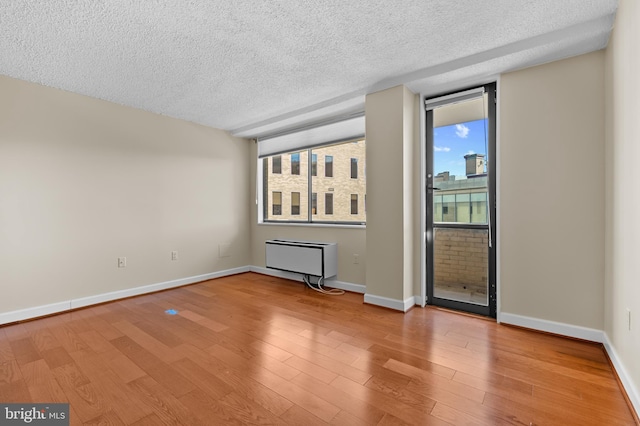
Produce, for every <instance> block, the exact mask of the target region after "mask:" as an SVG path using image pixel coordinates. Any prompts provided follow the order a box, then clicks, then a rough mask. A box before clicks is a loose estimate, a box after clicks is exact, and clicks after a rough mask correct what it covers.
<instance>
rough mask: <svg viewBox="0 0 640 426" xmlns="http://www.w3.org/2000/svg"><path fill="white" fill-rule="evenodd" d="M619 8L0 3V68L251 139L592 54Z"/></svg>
mask: <svg viewBox="0 0 640 426" xmlns="http://www.w3.org/2000/svg"><path fill="white" fill-rule="evenodd" d="M616 8H617V0H561V1H560V0H537V1H531V0H456V1H452V0H368V1H351V2H347V1H344V0H324V1H322V0H305V1H300V0H298V1H295V0H281V1H276V0H264V1H256V0H236V1H229V0H224V1H223V0H214V1H211V0H138V1H131V0H2V1H1V2H0V74H3V75H7V76H10V77H14V78H18V79H22V80H27V81H32V82H36V83H40V84H44V85H46V86H51V87H56V88H60V89H63V90H68V91H71V92H75V93H80V94H84V95H88V96H92V97H95V98H100V99H105V100H108V101H112V102H116V103H119V104H123V105H128V106H132V107H136V108H141V109H144V110H148V111H152V112H156V113H160V114H164V115H168V116H171V117H176V118H181V119H185V120H189V121H193V122H196V123H201V124H204V125H208V126H212V127H217V128H221V129H225V130H229V131H231V132H232V133H234V134H237V135H241V136H249V137H253V136H257V135H260V134H264V133H269V132H273V131H276V130H279V129H282V128H286V127H291V126H295V125H299V124H301V123H305V122H312V121H314V120H318V119H319V118H323V117H330V116H335V115H337V114H341V113H347V112H353V111H357V110H362V109H363V102H364V95H365V94H367V93H371V92H373V91H376V90H381V89H385V88H388V87H392V86H395V85H397V84H406V85H407V86H408V87H409V88H410V89H411V90H413V91H414V92H416V93H417V92H422V93H425V94H438V93H442V92H444V91H447V90H455V89H459V88H463V87H465V86H467V85H471V84H476V83H482V82H486V81H488V80H489V79H491V78H494V77H495V76H496V75H498V74H499V73H501V72H504V71H509V70H513V69H518V68H522V67H525V66H529V65H534V64H539V63H543V62H548V61H551V60H555V59H559V58H564V57H569V56H573V55H577V54H581V53H586V52H590V51H594V50H598V49H601V48H603V47H605V46H606V44H607V42H608V38H609V33H610V32H611V29H612V26H613V22H614V15H615V11H616Z"/></svg>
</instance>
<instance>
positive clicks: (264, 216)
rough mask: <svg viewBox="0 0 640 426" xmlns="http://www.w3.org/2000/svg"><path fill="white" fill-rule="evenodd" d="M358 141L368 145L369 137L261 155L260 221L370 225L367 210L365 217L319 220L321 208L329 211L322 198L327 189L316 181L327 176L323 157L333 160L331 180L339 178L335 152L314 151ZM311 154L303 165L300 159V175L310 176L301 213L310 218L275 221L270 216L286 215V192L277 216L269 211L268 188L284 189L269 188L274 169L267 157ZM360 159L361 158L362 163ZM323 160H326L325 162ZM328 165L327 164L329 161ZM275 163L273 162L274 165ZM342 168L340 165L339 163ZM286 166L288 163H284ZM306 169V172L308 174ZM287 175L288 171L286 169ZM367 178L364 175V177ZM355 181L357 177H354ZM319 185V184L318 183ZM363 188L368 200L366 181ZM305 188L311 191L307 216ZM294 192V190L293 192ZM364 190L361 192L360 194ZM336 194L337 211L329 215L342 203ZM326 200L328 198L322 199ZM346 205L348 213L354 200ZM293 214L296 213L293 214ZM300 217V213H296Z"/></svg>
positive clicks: (258, 169)
mask: <svg viewBox="0 0 640 426" xmlns="http://www.w3.org/2000/svg"><path fill="white" fill-rule="evenodd" d="M357 142H363V143H364V144H365V146H366V139H365V138H364V137H362V136H360V137H356V138H353V139H349V140H347V141H340V142H331V143H327V144H322V145H316V146H313V147H310V148H304V149H298V150H292V151H288V152H281V153H274V154H271V155H265V156H262V157H261V156H258V158H257V182H256V183H257V185H256V192H257V194H256V198H257V200H256V201H257V205H258V209H257V212H258V224H266V225H303V226H337V227H354V228H366V216H365V215H366V209H365V210H364V212H363V213H362V215H361V216H364V218H363V219H360V218H358V219H356V218H354V220H348V219H346V220H345V219H343V218H342V216H344V214H342V213H341V215H342V216H341V220H330V219H329V220H327V219H325V218H323V219H317V217H318V216H321V212H320V210H323V211H324V210H325V209H326V207H325V205H323V204H321V199H320V196H321V194H322V193H323V192H325V191H326V189H320V188H319V187H314V182H313V180H315V179H316V178H324V176H325V171H324V170H321V169H322V166H321V163H320V161H323V160H322V158H323V157H325V159H326V157H329V159H330V161H329V163H330V164H331V166H330V169H331V170H330V174H331V176H329V179H333V178H334V177H335V173H333V171H334V170H333V169H334V167H332V166H333V165H334V163H335V155H324V154H322V153H317V154H314V153H313V151H314V150H315V149H318V148H325V147H329V146H332V145H336V146H337V145H346V144H348V143H357ZM305 152H306V153H307V161H306V163H305V164H304V165H303V164H302V163H303V162H302V161H301V162H300V175H299V176H304V175H307V177H308V180H307V184H306V188H305V189H303V188H300V197H301V206H300V213H301V216H306V218H304V219H300V220H298V219H297V218H294V219H292V220H287V219H284V220H283V219H275V220H271V219H269V218H270V217H273V216H279V217H281V216H282V215H283V214H284V211H282V209H284V208H285V207H287V206H285V205H284V193H283V195H282V198H283V200H282V201H283V204H281V207H280V209H281V211H282V212H281V214H280V215H273V214H272V212H271V211H267V209H268V208H269V207H270V206H269V205H268V202H269V200H268V199H266V194H267V192H266V191H267V190H268V191H269V194H271V193H272V192H280V191H274V190H273V189H271V188H267V186H268V184H267V182H266V179H267V174H268V173H270V172H271V170H270V169H271V168H269V167H265V166H264V160H268V161H269V163H271V160H270V159H271V158H273V157H275V156H284V155H291V154H296V153H298V154H300V155H302V154H303V153H305ZM314 157H316V158H317V162H316V172H317V173H316V175H313V174H312V166H313V158H314ZM346 158H347V160H348V161H349V162H350V161H351V160H350V159H351V158H353V157H351V156H349V155H347V156H346ZM362 158H364V155H363V156H362ZM359 161H360V160H358V162H359ZM363 161H364V160H363ZM323 163H325V162H324V161H323ZM325 164H326V163H325ZM270 165H272V163H271V164H270ZM338 166H339V167H340V165H338ZM283 167H284V165H283ZM305 170H306V173H305ZM283 175H284V172H283ZM294 176H298V175H294ZM362 177H363V178H364V176H362ZM349 178H350V173H349V175H347V179H349ZM354 181H355V179H354ZM316 186H317V184H316ZM363 188H364V189H365V190H364V192H363V194H364V196H365V199H366V182H363ZM305 191H308V195H307V198H308V201H307V202H306V204H305V205H306V207H305V210H307V209H308V212H307V214H306V215H302V213H303V212H302V204H303V203H302V197H303V193H306V192H305ZM292 192H293V191H292ZM314 194H315V195H316V201H315V204H314V203H313V195H314ZM359 194H360V193H358V195H359ZM332 196H333V206H332V207H333V209H332V211H333V213H330V214H328V215H329V216H333V215H335V214H336V203H339V201H340V200H339V199H336V197H335V194H333V193H332ZM359 199H360V197H358V202H359ZM322 200H323V201H324V197H323V199H322ZM347 203H349V204H346V203H345V204H346V206H348V207H346V209H347V212H349V213H350V212H351V206H350V201H347ZM313 207H315V208H316V212H315V213H314V212H313ZM339 208H340V209H343V208H342V207H339ZM358 212H360V206H358ZM349 213H348V214H347V216H351V214H349ZM356 215H357V214H354V215H353V216H356ZM292 216H293V215H292ZM296 216H297V215H296ZM325 216H327V214H325Z"/></svg>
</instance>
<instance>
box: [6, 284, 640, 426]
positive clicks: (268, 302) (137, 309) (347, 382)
mask: <svg viewBox="0 0 640 426" xmlns="http://www.w3.org/2000/svg"><path fill="white" fill-rule="evenodd" d="M168 309H175V310H177V311H178V314H176V315H170V314H167V313H165V311H166V310H168ZM0 402H23V403H24V402H69V403H70V414H71V424H101V425H109V424H113V425H120V424H126V425H162V424H184V425H218V424H219V425H227V424H253V423H259V424H290V425H316V424H318V425H320V424H342V425H375V424H379V425H400V424H420V425H425V424H434V425H444V424H452V425H467V424H472V425H502V424H512V425H630V424H634V418H633V416H632V413H631V411H630V409H629V408H628V406H627V404H626V402H625V399H624V396H623V393H622V392H621V390H620V388H619V385H618V383H617V381H616V378H615V376H614V374H613V372H612V370H611V367H610V366H609V363H608V361H607V358H606V356H605V354H604V352H603V349H602V347H601V346H600V345H596V344H590V343H585V342H578V341H574V340H568V339H563V338H560V337H556V336H551V335H546V334H540V333H535V332H530V331H525V330H522V329H518V328H513V327H508V326H500V325H497V324H496V323H495V322H493V321H489V320H484V319H478V318H473V317H470V316H465V315H460V314H455V313H451V312H447V311H443V310H438V309H433V308H426V309H421V308H414V309H413V310H411V311H409V312H408V313H407V314H402V313H398V312H394V311H390V310H387V309H383V308H378V307H375V306H369V305H364V304H363V303H362V295H358V294H350V293H347V294H345V295H343V296H325V295H321V294H318V293H315V292H313V291H312V290H310V289H307V288H305V287H304V286H303V285H302V284H301V283H296V282H292V281H286V280H280V279H277V278H272V277H267V276H263V275H258V274H252V273H247V274H241V275H235V276H232V277H226V278H220V279H216V280H211V281H207V282H204V283H200V284H196V285H192V286H187V287H183V288H179V289H174V290H169V291H165V292H161V293H155V294H151V295H146V296H140V297H136V298H131V299H127V300H122V301H119V302H114V303H109V304H104V305H100V306H96V307H92V308H87V309H83V310H79V311H75V312H70V313H66V314H60V315H56V316H53V317H49V318H43V319H40V320H35V321H30V322H25V323H22V324H16V325H11V326H5V327H2V328H0Z"/></svg>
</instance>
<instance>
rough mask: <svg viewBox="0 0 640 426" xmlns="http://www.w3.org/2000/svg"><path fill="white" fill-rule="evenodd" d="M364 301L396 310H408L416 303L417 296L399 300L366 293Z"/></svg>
mask: <svg viewBox="0 0 640 426" xmlns="http://www.w3.org/2000/svg"><path fill="white" fill-rule="evenodd" d="M364 303H368V304H370V305H376V306H382V307H383V308H389V309H393V310H394V311H400V312H407V311H408V310H409V309H411V308H412V307H413V306H414V305H415V296H411V297H409V298H407V299H405V300H399V299H390V298H388V297H383V296H376V295H375V294H369V293H365V295H364Z"/></svg>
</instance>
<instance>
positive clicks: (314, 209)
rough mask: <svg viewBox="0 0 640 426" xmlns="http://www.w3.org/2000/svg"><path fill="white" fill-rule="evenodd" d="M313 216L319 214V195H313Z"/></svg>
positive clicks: (314, 193)
mask: <svg viewBox="0 0 640 426" xmlns="http://www.w3.org/2000/svg"><path fill="white" fill-rule="evenodd" d="M311 214H318V194H317V193H316V192H313V193H311Z"/></svg>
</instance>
